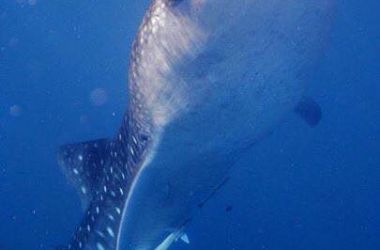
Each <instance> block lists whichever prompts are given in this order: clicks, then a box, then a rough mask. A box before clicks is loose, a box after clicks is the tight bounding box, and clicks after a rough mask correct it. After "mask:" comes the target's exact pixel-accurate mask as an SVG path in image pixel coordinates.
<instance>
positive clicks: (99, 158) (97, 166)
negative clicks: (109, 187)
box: [58, 139, 110, 208]
mask: <svg viewBox="0 0 380 250" xmlns="http://www.w3.org/2000/svg"><path fill="white" fill-rule="evenodd" d="M109 147H110V140H108V139H99V140H94V141H88V142H82V143H76V144H67V145H63V146H61V147H60V148H59V151H58V164H59V165H60V167H61V168H62V170H63V172H64V174H65V175H66V177H67V178H68V179H69V181H70V182H71V183H72V184H73V186H75V187H76V188H77V190H78V192H79V194H80V197H81V200H82V203H83V205H84V207H86V208H87V206H88V204H89V202H90V201H91V199H92V198H93V195H94V194H95V192H96V190H97V188H98V187H99V185H100V182H101V181H102V180H101V178H102V176H103V175H101V174H99V173H101V171H102V169H103V165H104V164H105V163H106V161H107V159H108V154H107V152H108V151H109Z"/></svg>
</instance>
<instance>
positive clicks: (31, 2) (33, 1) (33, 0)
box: [28, 0, 37, 6]
mask: <svg viewBox="0 0 380 250" xmlns="http://www.w3.org/2000/svg"><path fill="white" fill-rule="evenodd" d="M28 4H29V5H30V6H34V5H36V4H37V0H28Z"/></svg>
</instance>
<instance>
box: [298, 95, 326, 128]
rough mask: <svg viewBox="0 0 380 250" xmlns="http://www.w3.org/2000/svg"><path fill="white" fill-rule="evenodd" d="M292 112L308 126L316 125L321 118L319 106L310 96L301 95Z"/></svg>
mask: <svg viewBox="0 0 380 250" xmlns="http://www.w3.org/2000/svg"><path fill="white" fill-rule="evenodd" d="M294 112H295V113H296V114H297V115H298V116H299V117H301V118H302V120H304V121H305V122H306V123H307V124H308V125H309V126H310V127H315V126H317V125H318V124H319V122H320V121H321V118H322V109H321V107H320V106H319V104H318V103H317V102H316V101H315V100H314V99H313V98H310V97H303V98H302V99H301V100H300V101H299V102H298V104H297V106H296V107H295V108H294Z"/></svg>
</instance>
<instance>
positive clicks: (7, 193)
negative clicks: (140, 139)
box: [0, 0, 380, 250]
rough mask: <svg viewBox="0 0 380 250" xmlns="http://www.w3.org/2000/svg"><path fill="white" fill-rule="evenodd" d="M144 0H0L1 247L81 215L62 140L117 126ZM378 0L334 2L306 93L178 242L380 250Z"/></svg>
mask: <svg viewBox="0 0 380 250" xmlns="http://www.w3.org/2000/svg"><path fill="white" fill-rule="evenodd" d="M148 4H149V1H148V0H115V1H96V0H91V1H82V0H76V1H73V0H65V1H62V0H61V1H57V0H0V250H13V249H21V250H23V249H25V250H28V249H30V250H33V249H53V248H54V247H56V246H58V245H61V244H64V243H67V241H68V239H69V238H70V236H71V234H72V233H73V230H74V225H77V224H78V223H79V221H80V218H81V216H82V211H83V210H82V207H81V203H80V200H79V197H78V195H77V194H76V191H75V190H74V188H73V187H71V186H70V185H69V183H68V182H67V181H66V179H65V177H64V175H63V173H62V172H61V170H60V169H59V167H58V165H57V160H56V154H57V148H58V147H59V145H62V144H65V143H68V142H77V141H78V142H79V141H85V140H90V139H94V138H103V137H110V136H113V135H114V134H115V133H116V131H117V129H118V127H119V125H120V122H121V119H122V116H123V113H124V111H125V108H126V103H127V85H126V84H127V80H126V79H127V67H128V59H129V52H130V48H131V43H132V41H133V38H134V36H135V34H136V31H137V28H138V25H139V23H140V21H141V18H142V16H143V14H144V11H145V9H146V8H147V6H148ZM379 10H380V1H378V0H366V1H356V0H338V5H337V12H336V19H335V24H334V27H333V30H332V32H331V36H330V41H329V44H328V46H327V49H326V51H325V53H324V54H323V56H321V61H320V64H319V67H318V68H317V69H316V72H315V74H314V78H313V79H312V81H311V82H310V88H309V89H308V95H309V96H312V97H313V98H314V99H315V100H317V101H318V103H319V104H320V105H321V107H322V110H323V117H322V121H321V123H320V124H319V125H318V126H317V127H316V128H310V127H308V126H307V125H305V123H304V122H302V121H300V120H299V118H298V117H296V116H295V115H293V114H290V115H289V117H288V119H287V120H286V121H285V122H284V123H283V124H281V125H280V126H279V127H278V128H277V129H276V130H275V131H273V133H272V134H271V136H269V137H268V138H266V139H265V140H263V141H262V142H260V143H259V144H257V145H256V146H255V147H254V148H252V150H250V151H249V152H248V153H246V154H245V155H243V156H242V157H241V159H239V161H238V163H237V164H236V165H235V166H234V168H233V170H232V172H231V178H230V181H229V182H228V183H227V184H226V186H225V187H223V189H222V190H221V191H220V192H219V193H218V194H217V195H216V196H215V198H213V199H212V200H210V202H209V203H208V204H207V205H206V206H205V207H204V208H202V209H201V210H199V211H198V212H197V213H196V218H195V220H194V221H193V222H192V224H191V226H190V227H189V229H188V230H187V234H188V235H189V237H190V241H191V244H190V245H186V244H183V243H181V242H178V243H176V244H175V245H174V246H173V249H180V250H181V249H184V250H185V249H200V250H203V249H236V250H238V249H243V250H245V249H247V250H248V249H252V250H255V249H266V250H287V249H289V250H298V249H299V250H301V249H302V250H305V249H308V250H317V249H318V250H319V249H320V250H322V249H328V250H329V249H332V250H335V249H337V250H338V249H344V250H350V249H353V250H378V249H380V15H379Z"/></svg>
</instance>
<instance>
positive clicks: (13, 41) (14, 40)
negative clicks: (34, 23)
mask: <svg viewBox="0 0 380 250" xmlns="http://www.w3.org/2000/svg"><path fill="white" fill-rule="evenodd" d="M18 43H19V40H18V38H16V37H12V38H11V39H9V42H8V45H9V47H12V48H14V47H16V46H17V45H18Z"/></svg>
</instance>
